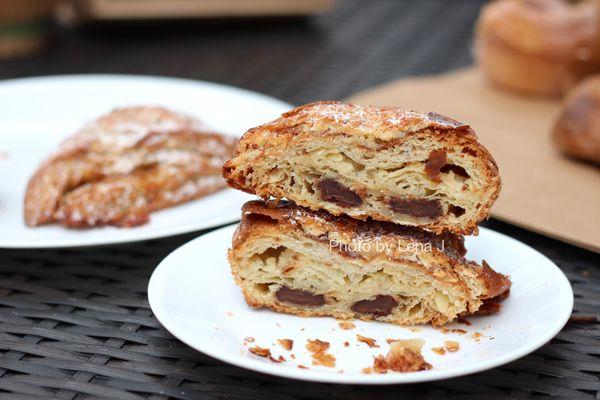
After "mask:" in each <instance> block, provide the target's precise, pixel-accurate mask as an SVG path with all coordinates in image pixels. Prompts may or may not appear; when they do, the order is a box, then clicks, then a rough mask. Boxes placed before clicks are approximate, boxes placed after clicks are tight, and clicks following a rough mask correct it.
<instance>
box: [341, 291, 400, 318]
mask: <svg viewBox="0 0 600 400" xmlns="http://www.w3.org/2000/svg"><path fill="white" fill-rule="evenodd" d="M397 305H398V302H397V301H396V300H394V298H393V297H392V296H387V295H383V294H379V295H377V296H375V297H374V298H373V299H371V300H360V301H357V302H356V303H354V304H352V307H350V309H351V310H352V311H354V312H357V313H362V314H373V315H375V316H377V317H385V316H386V315H390V314H391V313H392V310H393V309H394V307H396V306H397Z"/></svg>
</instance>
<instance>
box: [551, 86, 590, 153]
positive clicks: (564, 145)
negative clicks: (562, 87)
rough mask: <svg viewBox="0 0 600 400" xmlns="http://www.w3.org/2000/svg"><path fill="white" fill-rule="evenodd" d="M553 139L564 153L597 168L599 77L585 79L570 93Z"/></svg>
mask: <svg viewBox="0 0 600 400" xmlns="http://www.w3.org/2000/svg"><path fill="white" fill-rule="evenodd" d="M552 137H553V140H554V143H555V145H556V146H557V147H558V148H559V149H560V151H561V152H563V153H564V154H566V155H568V156H571V157H574V158H578V159H581V160H585V161H590V162H593V163H596V164H599V165H600V77H598V76H593V77H591V78H588V79H586V80H585V81H583V82H582V83H581V84H579V85H578V86H577V87H575V88H574V89H573V90H572V91H571V92H570V93H569V95H568V96H567V98H566V99H565V101H564V104H563V108H562V111H561V113H560V115H559V117H558V119H557V121H556V123H555V125H554V130H553V133H552Z"/></svg>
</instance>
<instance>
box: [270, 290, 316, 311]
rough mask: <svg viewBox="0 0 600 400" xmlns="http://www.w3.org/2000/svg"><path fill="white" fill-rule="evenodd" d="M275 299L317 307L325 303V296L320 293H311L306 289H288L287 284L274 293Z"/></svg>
mask: <svg viewBox="0 0 600 400" xmlns="http://www.w3.org/2000/svg"><path fill="white" fill-rule="evenodd" d="M275 297H277V300H279V301H282V302H285V303H291V304H295V305H298V306H308V307H318V306H322V305H323V304H325V296H323V295H322V294H313V293H311V292H308V291H306V290H300V289H290V288H289V287H287V286H282V287H281V288H280V289H279V290H278V291H277V293H275Z"/></svg>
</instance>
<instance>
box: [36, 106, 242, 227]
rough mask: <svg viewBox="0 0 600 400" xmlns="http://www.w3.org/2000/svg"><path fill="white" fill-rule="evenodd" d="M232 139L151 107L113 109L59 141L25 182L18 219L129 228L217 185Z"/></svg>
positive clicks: (189, 120) (218, 187)
mask: <svg viewBox="0 0 600 400" xmlns="http://www.w3.org/2000/svg"><path fill="white" fill-rule="evenodd" d="M234 143H235V140H234V139H230V138H227V137H225V136H222V135H220V134H218V133H215V132H212V131H210V130H208V129H207V128H206V127H204V126H203V125H202V124H201V123H200V122H198V121H197V120H195V119H193V118H190V117H187V116H184V115H180V114H177V113H173V112H171V111H169V110H165V109H163V108H159V107H131V108H125V109H118V110H115V111H113V112H111V113H109V114H107V115H105V116H103V117H100V118H99V119H98V120H96V121H94V122H92V123H90V124H88V125H87V126H86V127H84V128H83V129H82V130H81V131H80V132H78V133H77V134H75V135H73V136H71V137H69V138H68V139H67V140H65V141H64V142H63V143H62V144H61V146H60V148H59V149H58V151H57V152H56V153H54V154H53V155H52V156H51V157H50V158H49V159H48V160H46V161H45V162H44V163H43V164H42V165H41V166H40V168H39V169H38V170H37V171H36V172H35V174H34V175H33V176H32V178H31V179H30V181H29V184H28V187H27V192H26V195H25V215H24V217H25V222H26V223H27V225H29V226H37V225H41V224H45V223H50V222H59V223H61V224H63V225H65V226H68V227H90V226H100V225H117V226H134V225H139V224H142V223H144V222H146V221H147V220H148V214H149V213H150V212H151V211H154V210H158V209H161V208H165V207H169V206H172V205H175V204H179V203H182V202H185V201H188V200H191V199H194V198H199V197H202V196H204V195H207V194H209V193H212V192H214V191H216V190H219V189H221V188H223V187H224V186H225V182H224V181H223V180H222V179H221V178H220V177H219V172H220V168H221V165H222V163H223V161H224V160H225V159H226V158H227V157H229V156H230V155H231V153H232V151H233V147H234Z"/></svg>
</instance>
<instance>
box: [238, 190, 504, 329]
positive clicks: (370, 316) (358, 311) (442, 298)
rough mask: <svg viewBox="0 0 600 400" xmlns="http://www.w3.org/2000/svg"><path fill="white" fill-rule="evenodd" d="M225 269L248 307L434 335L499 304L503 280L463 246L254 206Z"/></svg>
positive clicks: (447, 237)
mask: <svg viewBox="0 0 600 400" xmlns="http://www.w3.org/2000/svg"><path fill="white" fill-rule="evenodd" d="M242 213H243V214H242V222H241V224H240V225H239V227H238V229H237V231H236V232H235V234H234V238H233V246H232V249H230V251H229V255H228V258H229V262H230V264H231V269H232V273H233V276H234V278H235V280H236V282H237V284H238V285H239V286H240V287H241V288H242V291H243V293H244V297H245V299H246V302H247V303H248V304H249V305H250V306H252V307H268V308H271V309H273V310H275V311H279V312H285V313H291V314H297V315H301V316H323V315H327V316H334V317H336V318H360V319H364V320H377V321H384V322H391V323H395V324H402V325H406V324H422V323H431V324H433V325H434V326H439V325H443V324H446V323H448V322H451V321H452V320H454V319H455V318H456V317H457V316H459V315H467V314H472V313H476V312H477V311H478V310H479V308H480V307H481V306H482V305H484V303H485V302H486V301H488V300H487V299H493V298H497V297H498V296H503V295H505V294H506V293H507V292H508V290H509V287H510V280H509V279H508V277H506V276H504V275H502V274H499V273H497V272H494V271H493V270H492V269H491V268H490V267H489V266H488V265H487V264H486V263H485V262H484V263H483V265H478V264H476V263H474V262H470V261H467V260H466V259H465V258H464V254H465V249H464V246H463V239H462V237H460V236H456V235H454V234H450V233H445V234H443V235H436V234H434V233H431V232H426V231H423V230H422V229H418V228H412V227H403V226H399V225H395V224H391V223H386V222H379V221H359V220H355V219H352V218H349V217H347V216H341V217H335V216H332V215H331V214H329V213H327V212H325V211H317V212H314V211H310V210H309V209H307V208H303V207H299V206H295V205H292V204H291V203H285V204H284V203H280V204H279V205H277V206H271V207H269V206H268V205H267V204H266V203H264V202H261V201H253V202H249V203H246V204H245V205H244V207H243V210H242Z"/></svg>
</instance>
